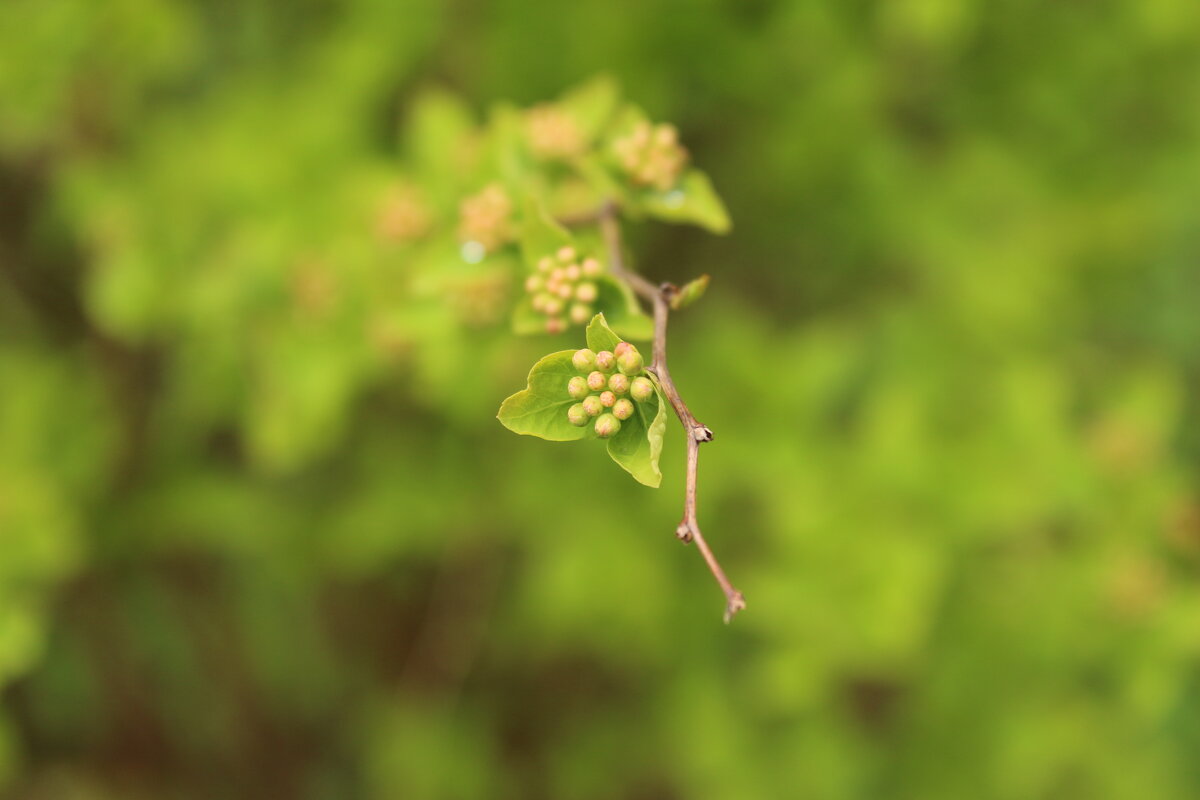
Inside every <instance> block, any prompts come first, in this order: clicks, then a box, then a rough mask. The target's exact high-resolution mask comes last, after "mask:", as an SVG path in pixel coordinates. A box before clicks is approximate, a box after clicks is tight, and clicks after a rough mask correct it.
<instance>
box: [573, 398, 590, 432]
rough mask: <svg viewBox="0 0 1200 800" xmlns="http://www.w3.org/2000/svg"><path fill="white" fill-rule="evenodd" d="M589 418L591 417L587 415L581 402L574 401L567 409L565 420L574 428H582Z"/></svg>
mask: <svg viewBox="0 0 1200 800" xmlns="http://www.w3.org/2000/svg"><path fill="white" fill-rule="evenodd" d="M591 419H592V418H591V417H590V416H589V415H588V413H587V410H586V409H585V408H584V407H583V403H576V404H575V405H573V406H571V407H570V408H568V409H567V421H568V422H570V423H571V424H572V425H574V426H575V427H576V428H582V427H583V426H584V425H587V424H588V422H590V421H591Z"/></svg>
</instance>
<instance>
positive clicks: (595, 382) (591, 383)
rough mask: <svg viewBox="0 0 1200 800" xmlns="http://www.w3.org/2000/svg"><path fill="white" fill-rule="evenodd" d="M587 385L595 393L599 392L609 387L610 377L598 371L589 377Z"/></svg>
mask: <svg viewBox="0 0 1200 800" xmlns="http://www.w3.org/2000/svg"><path fill="white" fill-rule="evenodd" d="M587 385H588V388H589V389H591V390H592V391H593V392H598V391H600V390H601V389H603V388H604V387H605V386H607V385H608V376H607V375H605V374H604V373H603V372H600V371H599V370H597V371H595V372H593V373H591V374H589V375H588V376H587Z"/></svg>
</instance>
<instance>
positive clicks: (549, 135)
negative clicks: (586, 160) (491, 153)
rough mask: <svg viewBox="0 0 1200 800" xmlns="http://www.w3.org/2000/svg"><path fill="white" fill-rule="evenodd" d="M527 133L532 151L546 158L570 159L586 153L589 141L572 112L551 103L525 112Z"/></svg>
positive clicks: (536, 155)
mask: <svg viewBox="0 0 1200 800" xmlns="http://www.w3.org/2000/svg"><path fill="white" fill-rule="evenodd" d="M525 133H526V136H527V137H528V139H529V149H530V150H531V151H533V155H534V156H535V157H537V158H539V159H542V160H544V161H551V160H554V159H560V160H568V159H571V158H574V157H575V156H578V155H580V154H582V153H583V151H584V148H585V147H586V145H587V142H586V141H585V140H584V136H583V131H581V130H580V129H579V125H578V123H576V122H575V120H574V119H573V118H572V117H571V115H569V114H567V113H566V112H564V111H562V110H561V109H559V108H558V107H556V106H554V105H550V104H544V105H540V106H534V107H533V108H531V109H529V111H528V112H526V115H525Z"/></svg>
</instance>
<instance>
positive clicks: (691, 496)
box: [597, 203, 746, 622]
mask: <svg viewBox="0 0 1200 800" xmlns="http://www.w3.org/2000/svg"><path fill="white" fill-rule="evenodd" d="M597 221H598V222H599V223H600V232H601V234H602V235H603V236H604V243H605V246H606V247H607V249H608V260H609V269H610V270H611V271H612V273H613V275H615V276H616V277H617V278H618V279H620V280H622V281H624V282H625V283H627V284H629V286H630V288H632V289H633V291H634V292H635V293H636V294H638V295H639V296H640V297H642V298H643V299H645V300H646V301H648V302H649V303H650V304H651V305H652V306H653V308H654V353H653V360H652V361H651V363H650V366H649V370H650V371H651V372H653V373H654V375H655V377H657V378H658V383H659V385H660V386H661V387H662V390H663V394H665V395H666V396H667V400H669V401H670V403H671V407H672V408H674V409H675V416H677V417H679V422H680V424H681V425H683V429H684V431H685V432H686V433H687V489H686V491H685V493H684V502H683V519H682V520H681V521H680V523H679V526H678V527H677V528H676V529H675V535H676V536H678V537H679V539H680V540H681V541H683V542H685V543H686V542H693V541H694V542H695V543H696V548H697V549H698V550H699V551H700V554H701V555H702V556H704V561H705V563H706V564H708V568H709V570H710V571H711V572H712V574H713V577H714V578H716V579H717V583H718V584H720V586H721V591H722V592H724V593H725V621H726V622H729V620H730V619H732V618H733V615H734V614H736V613H737V612H739V611H741V610H742V609H743V608H745V607H746V599H745V597H743V596H742V593H741V592H740V591H738V590H737V588H736V587H734V585H733V584H732V583H730V581H729V578H728V577H726V575H725V570H723V569H722V568H721V564H720V562H719V561H717V557H716V556H714V555H713V552H712V549H711V548H710V547H709V546H708V542H706V541H705V540H704V534H703V533H701V532H700V524H699V523H698V522H697V520H696V473H697V470H698V468H699V464H700V445H701V444H702V443H703V442H711V441H712V439H713V432H712V431H711V430H710V429H709V428H708V426H707V425H704V424H703V423H702V422H700V420H698V419H696V415H695V414H693V413H692V412H691V410H690V409H689V408H688V407H687V403H685V402H683V397H682V396H681V395H680V394H679V390H678V389H677V388H676V387H675V381H673V380H672V379H671V371H670V370H669V369H667V318H668V317H669V316H670V313H671V306H670V300H671V297H672V295H673V294H674V293H675V292H676V291H677V289H676V287H675V286H674V285H672V284H670V283H664V284H662V285H661V286H655V285H654V284H653V283H651V282H650V281H648V280H646V279H645V278H644V277H642V276H641V275H639V274H638V273H636V272H633V271H632V270H630V269H628V268H627V267H626V266H625V260H624V254H623V253H622V250H621V225H620V222H619V221H618V219H617V207H616V206H615V205H614V204H612V203H607V204H605V205H604V206H603V207H602V208H601V209H600V211H599V212H598V214H597Z"/></svg>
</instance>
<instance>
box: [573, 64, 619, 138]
mask: <svg viewBox="0 0 1200 800" xmlns="http://www.w3.org/2000/svg"><path fill="white" fill-rule="evenodd" d="M619 100H620V90H619V89H618V88H617V84H616V81H614V80H613V79H612V77H611V76H608V75H600V76H597V77H595V78H592V79H591V80H589V81H588V82H586V83H584V84H582V85H580V86H577V87H575V88H574V89H572V90H570V91H569V92H567V93H566V94H564V95H563V96H562V99H560V100H559V101H558V104H559V107H560V108H562V110H563V111H565V112H566V113H567V114H569V115H570V116H571V117H572V118H573V119H574V120H575V122H576V123H577V124H578V125H579V128H580V130H581V131H582V132H583V134H584V136H586V137H587V138H588V140H592V139H595V138H596V136H597V135H598V134H599V133H600V132H601V131H602V130H603V129H604V127H605V125H606V124H607V123H608V121H609V120H610V119H612V116H613V112H614V111H615V110H616V108H617V102H618V101H619Z"/></svg>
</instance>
